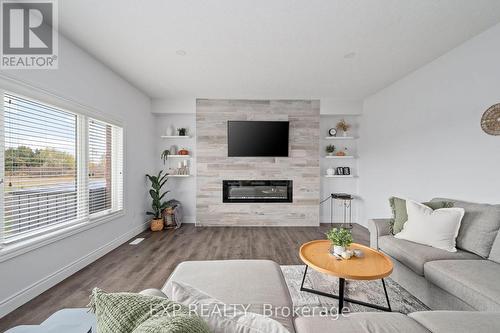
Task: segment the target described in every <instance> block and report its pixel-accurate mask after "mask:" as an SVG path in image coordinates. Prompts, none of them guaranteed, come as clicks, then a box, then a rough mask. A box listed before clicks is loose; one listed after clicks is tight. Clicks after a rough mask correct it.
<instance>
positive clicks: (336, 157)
mask: <svg viewBox="0 0 500 333" xmlns="http://www.w3.org/2000/svg"><path fill="white" fill-rule="evenodd" d="M325 158H332V159H354V158H356V157H354V156H352V155H349V156H336V155H333V156H325Z"/></svg>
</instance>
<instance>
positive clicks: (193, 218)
mask: <svg viewBox="0 0 500 333" xmlns="http://www.w3.org/2000/svg"><path fill="white" fill-rule="evenodd" d="M182 223H193V224H194V223H196V216H184V217H183V218H182Z"/></svg>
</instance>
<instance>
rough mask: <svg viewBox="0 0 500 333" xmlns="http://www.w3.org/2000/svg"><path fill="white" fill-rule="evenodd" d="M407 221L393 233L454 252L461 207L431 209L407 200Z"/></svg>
mask: <svg viewBox="0 0 500 333" xmlns="http://www.w3.org/2000/svg"><path fill="white" fill-rule="evenodd" d="M406 210H407V211H408V221H407V222H406V223H405V224H404V226H403V230H401V232H399V233H397V234H396V235H394V237H396V238H399V239H406V240H409V241H412V242H415V243H420V244H424V245H429V246H432V247H435V248H438V249H442V250H446V251H449V252H456V251H457V249H456V248H455V245H456V238H457V236H458V230H459V229H460V223H461V222H462V218H463V217H464V213H465V210H464V209H463V208H458V207H454V208H440V209H436V210H432V208H429V207H427V206H425V205H422V204H421V203H418V202H415V201H411V200H407V201H406Z"/></svg>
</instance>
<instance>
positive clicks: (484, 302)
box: [424, 260, 500, 311]
mask: <svg viewBox="0 0 500 333" xmlns="http://www.w3.org/2000/svg"><path fill="white" fill-rule="evenodd" d="M424 274H425V278H426V279H427V280H428V281H429V282H431V283H433V284H435V285H436V286H438V287H440V288H441V289H443V290H445V291H447V292H449V293H450V294H452V295H455V296H456V297H458V298H460V299H461V300H463V301H464V302H466V303H467V304H469V305H470V306H472V307H473V308H475V309H476V310H479V311H500V284H499V283H498V281H499V280H500V264H497V263H495V262H493V261H490V260H440V261H431V262H427V263H426V264H425V265H424Z"/></svg>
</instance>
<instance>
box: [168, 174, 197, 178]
mask: <svg viewBox="0 0 500 333" xmlns="http://www.w3.org/2000/svg"><path fill="white" fill-rule="evenodd" d="M167 177H170V178H171V177H178V178H186V177H191V175H168V176H167Z"/></svg>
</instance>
